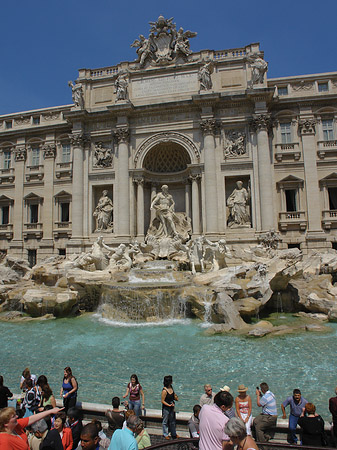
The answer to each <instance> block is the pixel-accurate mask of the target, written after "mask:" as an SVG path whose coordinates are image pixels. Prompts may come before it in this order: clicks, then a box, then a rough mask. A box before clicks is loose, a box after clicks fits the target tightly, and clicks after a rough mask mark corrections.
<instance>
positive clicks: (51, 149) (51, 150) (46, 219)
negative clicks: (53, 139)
mask: <svg viewBox="0 0 337 450" xmlns="http://www.w3.org/2000/svg"><path fill="white" fill-rule="evenodd" d="M42 151H43V157H44V200H43V218H42V223H43V240H44V241H48V240H50V241H52V239H53V228H54V207H53V206H54V205H53V194H54V192H53V185H54V160H55V156H56V145H55V144H54V143H49V144H46V145H44V146H43V147H42Z"/></svg>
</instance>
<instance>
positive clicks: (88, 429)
mask: <svg viewBox="0 0 337 450" xmlns="http://www.w3.org/2000/svg"><path fill="white" fill-rule="evenodd" d="M82 449H83V450H104V449H103V447H101V446H100V445H99V436H98V430H97V426H96V425H95V424H94V423H88V424H87V425H85V426H84V427H83V429H82V432H81V445H79V446H78V447H77V450H82Z"/></svg>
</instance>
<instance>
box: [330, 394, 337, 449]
mask: <svg viewBox="0 0 337 450" xmlns="http://www.w3.org/2000/svg"><path fill="white" fill-rule="evenodd" d="M335 394H336V395H335V397H331V398H330V399H329V411H330V412H331V414H332V433H331V434H332V435H333V437H334V440H335V445H336V442H337V387H336V388H335Z"/></svg>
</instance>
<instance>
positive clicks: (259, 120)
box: [250, 114, 273, 131]
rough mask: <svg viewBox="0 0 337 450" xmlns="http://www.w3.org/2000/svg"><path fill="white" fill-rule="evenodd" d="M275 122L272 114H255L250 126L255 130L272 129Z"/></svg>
mask: <svg viewBox="0 0 337 450" xmlns="http://www.w3.org/2000/svg"><path fill="white" fill-rule="evenodd" d="M272 125H273V122H272V118H271V116H270V114H254V116H253V119H252V120H251V122H250V127H251V129H252V130H253V131H258V130H267V131H270V130H271V128H272Z"/></svg>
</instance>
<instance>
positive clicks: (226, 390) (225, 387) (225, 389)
mask: <svg viewBox="0 0 337 450" xmlns="http://www.w3.org/2000/svg"><path fill="white" fill-rule="evenodd" d="M230 390H231V388H230V387H229V386H224V387H222V388H220V391H225V392H229V391H230Z"/></svg>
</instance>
